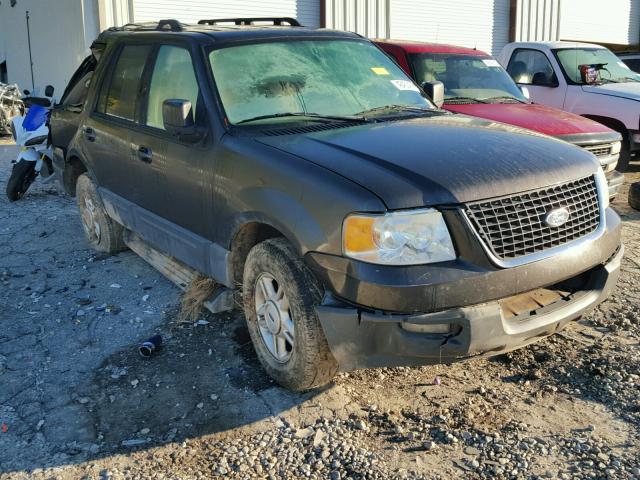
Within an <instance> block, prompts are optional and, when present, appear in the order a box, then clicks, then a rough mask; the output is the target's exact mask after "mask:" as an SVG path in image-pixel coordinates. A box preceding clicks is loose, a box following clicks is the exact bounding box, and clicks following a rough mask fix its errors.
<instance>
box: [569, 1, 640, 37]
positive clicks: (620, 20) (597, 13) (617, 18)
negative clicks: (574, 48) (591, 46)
mask: <svg viewBox="0 0 640 480" xmlns="http://www.w3.org/2000/svg"><path fill="white" fill-rule="evenodd" d="M639 34H640V0H607V1H603V0H562V2H560V38H561V39H563V40H582V41H589V42H596V43H597V42H603V43H618V44H621V45H629V44H637V43H639V38H638V35H639Z"/></svg>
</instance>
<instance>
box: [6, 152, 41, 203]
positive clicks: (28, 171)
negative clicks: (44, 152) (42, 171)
mask: <svg viewBox="0 0 640 480" xmlns="http://www.w3.org/2000/svg"><path fill="white" fill-rule="evenodd" d="M35 179H36V162H29V161H27V160H20V161H19V162H18V163H16V164H15V165H14V166H13V169H12V170H11V176H10V177H9V181H8V182H7V198H8V199H9V201H11V202H15V201H16V200H20V199H21V198H22V197H23V196H24V194H25V193H27V190H29V187H30V186H31V184H32V183H33V181H34V180H35Z"/></svg>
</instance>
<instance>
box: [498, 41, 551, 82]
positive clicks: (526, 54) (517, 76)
mask: <svg viewBox="0 0 640 480" xmlns="http://www.w3.org/2000/svg"><path fill="white" fill-rule="evenodd" d="M507 72H509V75H511V78H513V79H514V80H515V82H516V83H521V84H524V85H531V84H532V83H533V77H534V75H537V78H538V79H540V80H539V81H541V80H542V79H545V80H546V81H547V82H548V83H551V82H552V80H553V78H554V72H553V67H552V66H551V64H550V63H549V59H548V58H547V56H546V55H545V54H544V53H542V52H540V51H538V50H530V49H519V50H516V51H515V52H514V53H513V56H512V57H511V60H509V66H508V67H507Z"/></svg>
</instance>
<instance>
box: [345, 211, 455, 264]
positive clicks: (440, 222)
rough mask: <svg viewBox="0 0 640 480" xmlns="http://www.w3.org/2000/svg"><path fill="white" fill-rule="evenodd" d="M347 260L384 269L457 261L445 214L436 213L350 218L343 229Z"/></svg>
mask: <svg viewBox="0 0 640 480" xmlns="http://www.w3.org/2000/svg"><path fill="white" fill-rule="evenodd" d="M342 249H343V251H344V254H345V255H346V256H347V257H351V258H355V259H357V260H362V261H363V262H369V263H378V264H383V265H419V264H422V263H435V262H444V261H447V260H454V259H455V258H456V253H455V250H454V248H453V243H452V242H451V237H450V235H449V230H447V225H446V224H445V223H444V219H443V218H442V214H441V213H440V212H438V211H437V210H434V209H431V208H430V209H425V210H413V211H406V212H394V213H387V214H383V215H366V214H353V215H349V216H348V217H347V218H346V219H345V220H344V224H343V226H342Z"/></svg>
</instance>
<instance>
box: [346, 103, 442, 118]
mask: <svg viewBox="0 0 640 480" xmlns="http://www.w3.org/2000/svg"><path fill="white" fill-rule="evenodd" d="M379 112H393V113H395V112H410V113H415V112H420V113H437V112H438V110H436V109H435V108H422V107H415V106H412V105H399V104H398V105H382V106H381V107H374V108H370V109H369V110H364V111H362V112H358V113H357V114H356V115H363V116H365V117H366V116H367V115H370V114H372V113H379Z"/></svg>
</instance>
